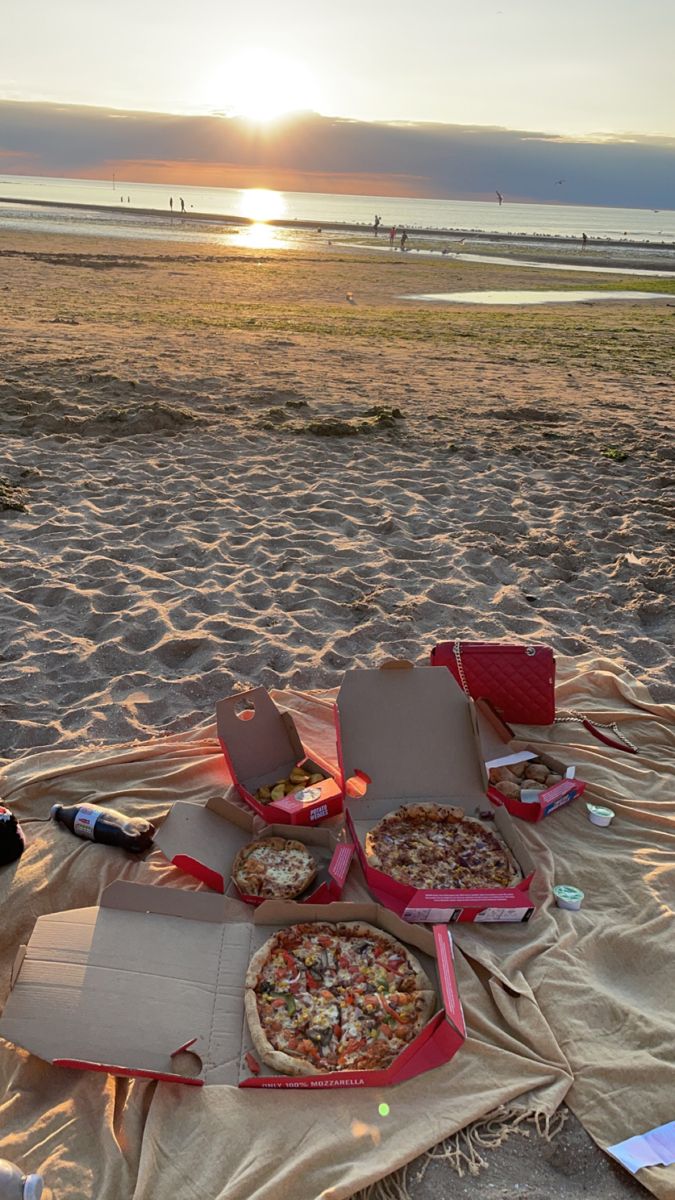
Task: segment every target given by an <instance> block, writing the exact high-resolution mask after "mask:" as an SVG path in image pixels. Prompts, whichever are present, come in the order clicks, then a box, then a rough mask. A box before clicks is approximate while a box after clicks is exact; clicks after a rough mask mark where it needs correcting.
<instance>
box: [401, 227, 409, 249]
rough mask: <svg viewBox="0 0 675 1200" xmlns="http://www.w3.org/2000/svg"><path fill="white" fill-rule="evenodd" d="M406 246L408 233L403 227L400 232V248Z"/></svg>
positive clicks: (405, 247)
mask: <svg viewBox="0 0 675 1200" xmlns="http://www.w3.org/2000/svg"><path fill="white" fill-rule="evenodd" d="M407 246H408V235H407V233H406V231H405V229H404V230H403V232H402V234H401V250H405V249H407Z"/></svg>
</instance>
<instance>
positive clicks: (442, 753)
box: [337, 661, 535, 923]
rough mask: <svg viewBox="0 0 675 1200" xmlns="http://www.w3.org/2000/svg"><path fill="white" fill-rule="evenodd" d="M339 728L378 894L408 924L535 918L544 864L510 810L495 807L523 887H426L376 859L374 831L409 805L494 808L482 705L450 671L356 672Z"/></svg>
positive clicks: (342, 696) (400, 665)
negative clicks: (476, 706)
mask: <svg viewBox="0 0 675 1200" xmlns="http://www.w3.org/2000/svg"><path fill="white" fill-rule="evenodd" d="M337 727H338V752H339V756H340V766H341V770H342V773H343V786H344V787H345V812H346V819H347V826H348V829H349V831H350V834H351V836H352V838H353V840H354V842H355V844H356V847H357V853H358V855H359V860H360V862H361V866H362V868H363V873H364V876H365V879H366V883H367V884H368V888H369V890H370V891H371V893H372V894H373V895H374V896H375V897H376V898H377V900H378V901H379V902H380V903H381V904H385V905H386V906H387V907H388V908H390V909H392V910H393V911H394V912H396V913H397V914H399V915H401V916H403V917H404V918H405V919H406V920H408V921H420V922H448V921H479V922H480V921H485V922H487V921H495V922H500V923H501V922H506V921H511V922H513V921H526V920H529V918H530V917H531V916H532V913H533V912H534V907H535V906H534V901H533V899H532V896H531V892H530V885H531V883H532V880H533V877H534V873H535V863H534V862H533V860H532V858H531V856H530V854H529V852H528V850H527V848H526V847H525V845H524V843H523V841H522V839H521V838H520V837H519V835H518V832H517V830H516V828H515V826H514V824H513V822H512V821H511V818H510V817H509V815H508V813H506V812H497V813H496V814H495V826H496V828H497V829H498V831H499V833H500V835H501V836H502V837H503V839H504V841H505V842H506V844H507V846H508V847H509V849H510V850H511V852H512V854H513V856H514V858H515V859H516V861H517V863H518V865H519V866H520V868H521V870H522V873H523V879H522V881H521V882H519V883H518V884H517V885H515V886H514V887H502V888H494V889H492V888H489V889H475V888H473V889H472V888H465V889H455V888H446V889H440V890H439V889H436V890H422V889H416V888H414V887H411V886H410V885H408V884H402V883H399V882H397V881H396V880H394V879H392V878H391V876H389V875H386V874H385V873H384V872H382V871H380V870H376V869H375V868H373V867H371V866H370V865H369V863H368V861H367V859H366V855H365V840H366V835H367V833H368V831H369V830H370V829H371V828H372V827H373V825H375V824H376V822H377V821H379V820H380V819H381V818H382V817H384V816H386V814H387V813H389V812H392V811H395V810H396V809H397V808H399V807H400V806H401V805H402V804H414V803H418V804H425V803H434V804H441V805H445V806H449V807H454V806H458V807H460V808H463V809H464V811H465V812H467V813H468V814H469V815H472V816H473V815H476V814H477V813H480V812H484V811H485V808H486V802H485V790H486V776H485V772H484V769H483V767H482V763H481V759H480V753H479V745H478V734H477V729H476V726H475V720H474V714H473V707H472V705H471V704H470V702H469V701H468V700H467V699H466V697H465V695H464V693H463V692H461V691H460V690H459V688H457V686H456V684H455V681H454V679H453V678H452V675H451V674H450V672H449V671H438V670H436V668H435V667H413V666H412V664H411V663H408V662H398V661H395V662H393V663H385V664H384V665H383V666H382V667H380V668H379V669H374V670H357V671H349V672H347V674H346V675H345V678H344V681H343V684H342V687H341V688H340V692H339V694H338V698H337ZM358 790H361V792H362V794H361V795H356V794H354V793H355V792H356V791H358Z"/></svg>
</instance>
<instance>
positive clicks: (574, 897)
mask: <svg viewBox="0 0 675 1200" xmlns="http://www.w3.org/2000/svg"><path fill="white" fill-rule="evenodd" d="M553 895H554V896H555V902H556V904H557V905H558V908H571V909H573V910H574V911H575V912H576V911H577V910H578V909H579V908H581V905H582V903H583V899H584V893H583V892H582V891H581V889H580V888H575V887H569V886H568V885H567V884H564V883H561V884H558V886H557V887H554V889H553Z"/></svg>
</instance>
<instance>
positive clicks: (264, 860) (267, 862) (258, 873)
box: [232, 837, 317, 900]
mask: <svg viewBox="0 0 675 1200" xmlns="http://www.w3.org/2000/svg"><path fill="white" fill-rule="evenodd" d="M316 873H317V865H316V863H315V861H314V859H313V858H312V856H311V854H310V852H309V850H308V849H307V847H306V846H305V845H304V844H303V843H302V842H298V841H295V840H293V839H291V838H282V837H268V838H263V839H262V840H261V841H259V842H251V843H250V844H249V845H248V846H244V847H243V848H242V849H241V850H240V851H239V853H238V854H237V856H236V858H235V860H234V863H233V864H232V880H233V882H234V883H235V885H236V887H237V888H238V889H239V891H240V892H242V893H243V894H244V895H246V896H261V897H263V898H266V899H270V898H273V897H276V898H277V899H284V900H292V899H294V897H295V896H299V895H300V894H301V892H304V890H305V888H306V887H309V884H310V883H311V882H312V880H313V879H315V878H316Z"/></svg>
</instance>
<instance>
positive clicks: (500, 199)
mask: <svg viewBox="0 0 675 1200" xmlns="http://www.w3.org/2000/svg"><path fill="white" fill-rule="evenodd" d="M495 195H496V197H497V199H498V200H499V203H500V204H501V203H502V201H503V199H504V197H503V196H502V194H501V192H495Z"/></svg>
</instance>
